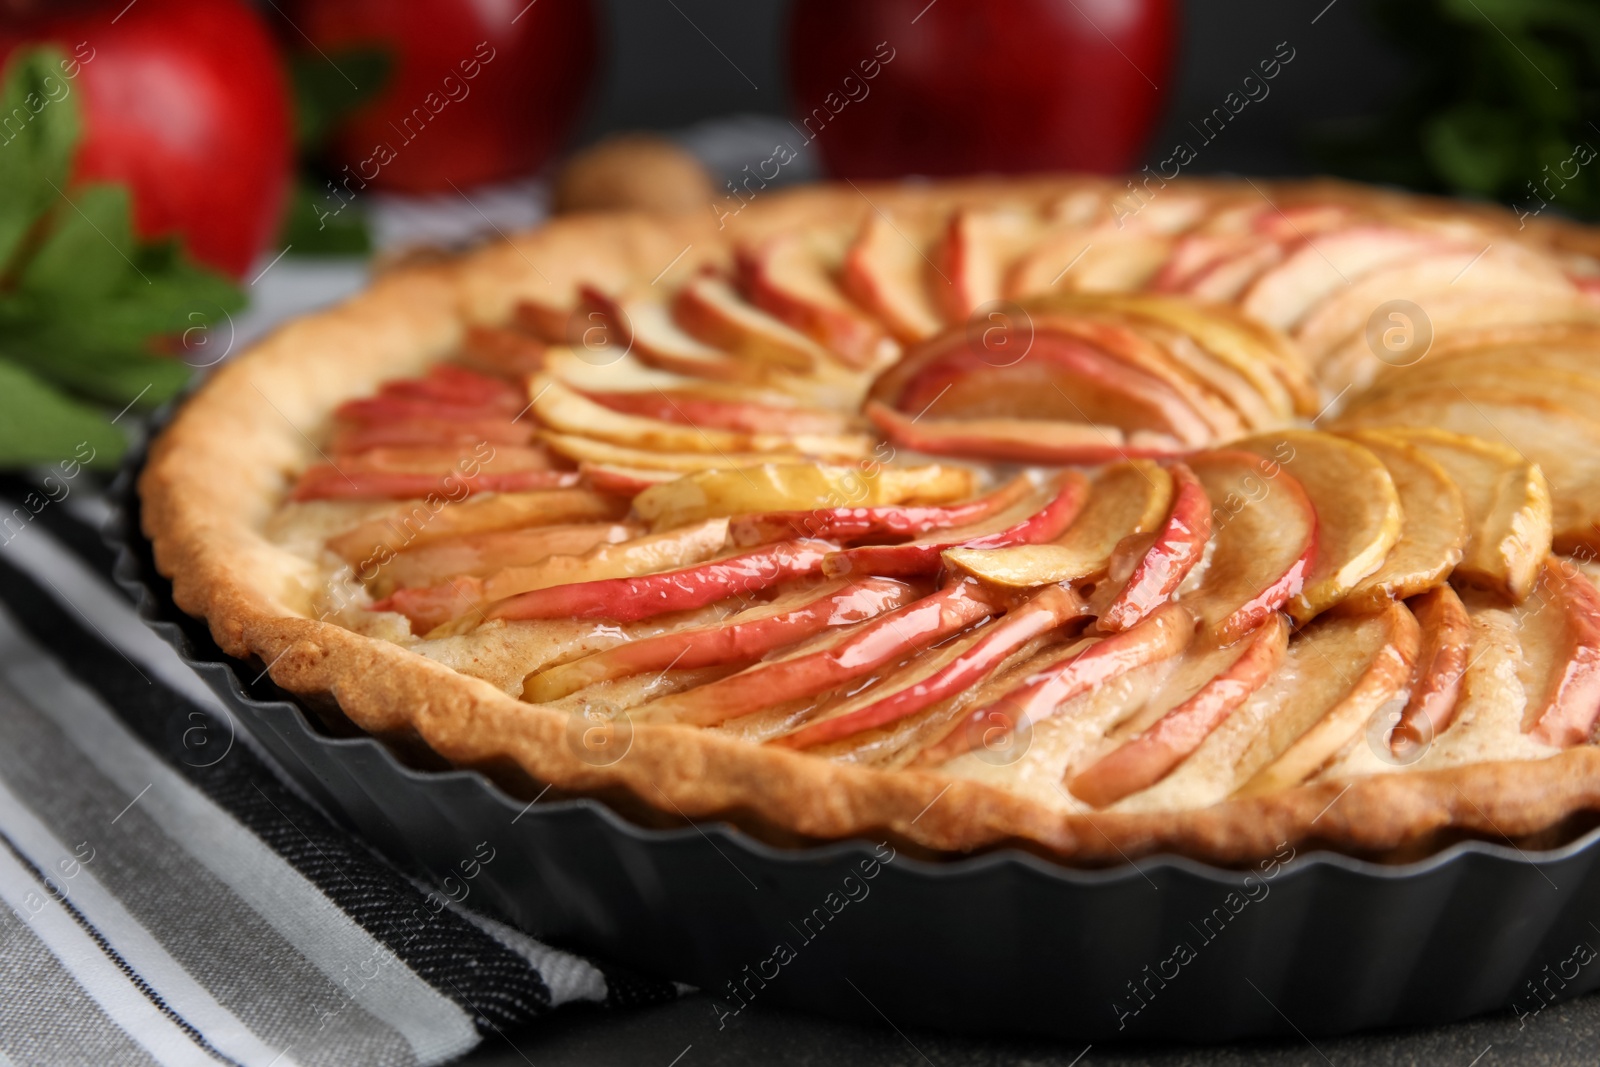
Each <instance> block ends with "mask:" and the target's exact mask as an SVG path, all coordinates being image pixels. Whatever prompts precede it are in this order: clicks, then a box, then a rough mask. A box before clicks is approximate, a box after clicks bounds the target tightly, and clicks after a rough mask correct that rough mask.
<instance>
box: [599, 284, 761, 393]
mask: <svg viewBox="0 0 1600 1067" xmlns="http://www.w3.org/2000/svg"><path fill="white" fill-rule="evenodd" d="M584 300H585V302H586V303H587V304H589V305H591V306H592V307H594V308H595V309H596V310H597V311H599V312H600V313H601V314H602V315H604V316H605V317H606V321H607V322H608V323H610V324H611V326H612V328H613V329H615V330H616V331H617V336H618V338H619V340H620V343H621V344H622V346H623V347H625V348H626V349H627V350H628V351H629V352H632V353H633V354H634V355H635V356H637V357H638V359H639V361H640V362H641V363H644V364H645V365H646V366H650V367H655V368H658V369H660V370H664V371H671V372H672V373H674V374H683V375H687V376H689V377H691V378H706V379H710V380H712V381H718V382H752V381H757V380H759V379H760V378H761V370H762V368H761V365H760V364H756V363H752V362H750V361H748V360H744V359H740V358H738V357H737V356H734V355H730V354H729V353H728V352H725V351H723V350H722V349H721V348H717V347H715V346H713V345H708V344H704V343H702V342H701V341H699V340H698V339H696V338H695V337H694V336H693V335H691V334H689V333H687V332H686V331H684V330H683V329H682V328H681V327H680V326H679V325H678V324H677V322H676V321H674V319H673V317H672V312H671V311H670V310H669V309H668V308H667V305H666V304H665V303H664V302H663V301H661V300H657V299H652V298H651V297H649V296H642V295H634V296H617V297H613V296H609V295H607V294H606V293H604V292H602V291H600V290H599V289H596V288H593V287H588V288H585V289H584Z"/></svg>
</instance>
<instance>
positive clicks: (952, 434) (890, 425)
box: [866, 400, 1186, 467]
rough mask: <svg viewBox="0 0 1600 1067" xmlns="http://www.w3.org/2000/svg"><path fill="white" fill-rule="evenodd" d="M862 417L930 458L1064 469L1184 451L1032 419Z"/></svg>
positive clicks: (1111, 430) (1162, 442)
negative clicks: (986, 461)
mask: <svg viewBox="0 0 1600 1067" xmlns="http://www.w3.org/2000/svg"><path fill="white" fill-rule="evenodd" d="M866 416H867V418H868V419H870V420H871V421H872V424H873V425H874V426H876V427H877V428H878V430H879V432H880V433H882V434H883V435H884V436H885V437H887V438H888V439H889V440H890V441H891V442H892V443H894V444H895V445H898V446H899V447H901V448H908V449H910V450H912V451H913V452H922V453H925V454H927V455H930V456H959V457H961V458H963V459H981V460H991V461H994V462H998V463H1027V464H1037V465H1039V466H1050V467H1065V466H1076V465H1079V464H1096V463H1111V462H1113V461H1115V460H1118V459H1149V458H1152V457H1161V456H1175V455H1181V454H1182V453H1183V452H1185V451H1186V449H1185V448H1184V446H1183V445H1182V444H1180V443H1179V442H1178V441H1177V440H1176V439H1175V438H1172V437H1168V436H1166V435H1164V434H1151V433H1144V432H1142V431H1140V432H1136V433H1132V434H1124V433H1123V432H1122V431H1121V430H1119V429H1118V428H1117V427H1115V426H1097V425H1093V424H1090V423H1076V422H1053V421H1051V422H1046V421H1041V420H1033V419H918V418H914V417H912V416H910V415H904V414H902V413H900V412H898V411H896V410H895V409H894V408H891V407H889V406H888V405H887V404H880V403H879V402H878V401H876V400H869V401H867V406H866Z"/></svg>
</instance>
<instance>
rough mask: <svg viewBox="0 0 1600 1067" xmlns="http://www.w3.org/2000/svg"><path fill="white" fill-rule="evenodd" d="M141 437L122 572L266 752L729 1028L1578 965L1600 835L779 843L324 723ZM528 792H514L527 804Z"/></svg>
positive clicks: (1000, 1021) (1107, 1028) (329, 799)
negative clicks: (518, 784)
mask: <svg viewBox="0 0 1600 1067" xmlns="http://www.w3.org/2000/svg"><path fill="white" fill-rule="evenodd" d="M140 461H141V457H135V458H134V459H132V460H130V462H129V464H128V466H127V467H126V468H125V469H124V470H123V472H122V474H121V476H120V477H119V479H118V481H117V483H116V485H115V486H114V487H113V490H112V496H113V499H114V503H115V504H116V506H117V507H116V513H115V514H114V515H113V517H112V519H111V521H110V523H109V525H108V527H107V531H106V536H107V540H108V542H109V543H110V544H111V545H112V546H113V548H115V549H116V550H117V552H118V560H117V568H116V577H117V580H118V582H119V583H120V584H121V585H122V586H123V588H124V589H126V590H127V591H128V592H129V593H130V594H131V595H132V596H134V597H135V599H136V601H137V603H138V607H139V611H140V613H141V614H142V616H143V617H144V618H145V620H146V621H147V622H148V623H149V624H150V626H151V627H152V628H153V629H154V630H155V631H156V632H157V633H159V634H160V635H161V636H162V637H163V638H165V639H166V640H167V641H168V642H170V643H171V644H172V645H173V647H174V648H176V649H177V651H178V653H179V655H180V656H182V657H183V659H184V660H185V661H186V662H188V663H189V664H190V665H192V666H193V667H194V668H195V669H196V670H197V671H198V672H199V673H200V675H201V676H202V677H203V678H204V679H205V680H206V682H207V683H208V684H209V685H210V686H211V687H212V689H214V690H215V691H216V692H217V694H218V695H219V696H220V698H221V699H222V701H223V703H224V704H225V705H226V706H227V708H228V709H229V710H230V711H231V713H232V714H233V716H235V718H236V720H237V722H238V723H239V724H240V725H241V726H243V727H244V728H245V729H246V730H247V731H248V732H249V733H250V735H251V736H252V737H253V738H254V739H255V740H256V741H258V742H259V744H260V746H261V747H262V748H263V749H265V750H266V751H267V752H268V753H270V755H271V756H272V757H273V758H274V759H275V760H276V761H277V763H278V764H279V766H280V767H281V769H282V771H283V772H284V773H286V774H287V775H288V776H289V777H290V778H291V779H292V780H293V781H294V782H296V783H297V784H298V785H299V786H300V787H301V788H302V789H303V790H304V791H305V792H306V793H308V794H310V795H311V796H312V797H313V798H314V799H315V800H316V801H318V802H319V803H320V804H321V805H323V807H324V808H326V809H327V811H328V812H329V813H331V814H332V815H333V816H334V817H335V818H336V819H338V820H340V821H341V822H343V823H344V824H345V825H347V826H349V827H350V828H352V829H353V830H355V831H356V832H358V833H360V834H361V835H363V836H364V837H365V838H366V839H367V840H368V841H370V842H371V843H372V845H373V846H374V847H376V848H378V849H379V850H380V851H382V852H383V853H385V854H386V855H388V856H389V857H391V858H392V859H393V860H395V861H396V862H398V863H400V864H402V865H405V866H408V867H412V868H417V869H425V870H440V869H447V868H449V867H450V866H451V864H452V863H453V862H454V861H455V859H456V858H457V857H459V855H460V848H461V842H462V841H471V842H479V841H484V840H487V841H488V842H489V843H490V844H491V845H492V846H493V847H494V849H495V850H496V854H497V855H498V856H499V857H503V858H502V859H499V860H497V862H495V863H494V864H493V865H491V866H486V867H484V868H483V869H482V872H481V874H480V876H479V877H478V878H477V879H476V880H475V881H474V884H473V898H474V899H473V903H474V904H479V905H482V906H484V907H487V908H489V909H491V910H494V911H496V912H499V913H500V914H501V915H502V916H503V917H505V918H507V919H509V920H511V921H513V922H514V923H516V924H517V925H518V926H520V927H522V928H523V929H525V930H527V931H529V932H530V933H533V934H535V935H536V936H538V937H541V938H543V939H545V940H547V941H550V942H553V943H556V944H560V945H563V946H567V947H572V948H574V949H577V950H580V951H589V952H595V953H601V954H603V955H605V956H608V957H610V958H613V959H617V960H621V961H624V962H627V963H629V964H632V965H634V966H636V967H639V968H641V969H643V970H646V971H650V972H653V973H655V974H659V975H662V976H666V977H671V978H674V979H678V980H681V981H684V982H689V983H692V984H694V985H697V986H699V987H701V988H703V989H705V990H706V991H707V992H708V993H710V994H711V996H712V997H714V998H716V1001H715V1002H714V1010H715V1011H717V1012H718V1014H719V1017H720V1019H721V1021H722V1022H723V1023H724V1024H736V1023H737V1017H738V1014H739V1012H740V1011H741V1010H742V1008H743V1006H745V1005H748V1004H751V1003H765V1004H774V1005H786V1006H790V1007H797V1008H802V1009H808V1010H813V1011H817V1012H821V1013H825V1014H828V1015H834V1016H839V1017H845V1018H853V1019H860V1020H866V1021H877V1020H880V1019H884V1018H886V1019H889V1020H891V1021H892V1022H893V1023H894V1024H896V1025H900V1026H925V1027H935V1028H942V1029H945V1030H952V1031H958V1032H966V1033H991V1034H1023V1033H1032V1034H1046V1035H1057V1036H1062V1037H1073V1038H1079V1039H1083V1040H1092V1041H1102V1040H1107V1039H1114V1038H1140V1039H1152V1038H1158V1039H1180V1040H1194V1041H1216V1040H1225V1039H1232V1038H1239V1037H1246V1036H1265V1035H1278V1034H1290V1033H1293V1032H1295V1031H1297V1030H1298V1031H1299V1032H1301V1033H1303V1034H1309V1035H1318V1034H1332V1033H1340V1032H1346V1031H1350V1030H1356V1029H1363V1028H1368V1027H1378V1026H1390V1025H1401V1024H1426V1023H1440V1022H1446V1021H1450V1020H1454V1019H1459V1018H1462V1017H1464V1016H1468V1015H1473V1014H1476V1013H1480V1012H1486V1011H1492V1010H1496V1009H1501V1008H1512V1009H1514V1010H1516V1011H1517V1012H1519V1013H1535V1012H1537V1011H1540V1010H1542V1009H1543V1007H1545V1006H1546V1005H1547V1004H1549V1003H1551V1002H1552V1001H1554V1000H1557V999H1566V998H1570V997H1573V996H1577V995H1579V994H1582V993H1586V992H1589V991H1590V990H1593V989H1595V988H1597V987H1600V967H1596V966H1590V964H1591V963H1592V961H1594V960H1595V959H1596V952H1595V949H1594V948H1591V947H1590V946H1600V926H1596V925H1594V924H1593V923H1592V922H1591V920H1595V921H1596V922H1600V866H1597V864H1596V860H1597V858H1600V830H1594V831H1591V832H1589V833H1587V834H1585V835H1584V836H1583V837H1581V838H1580V839H1578V840H1576V841H1573V842H1571V843H1570V844H1568V845H1566V846H1564V847H1562V848H1559V849H1554V850H1549V851H1540V852H1525V851H1522V850H1519V849H1516V848H1514V847H1508V846H1503V845H1497V844H1489V843H1483V842H1464V843H1460V844H1456V845H1453V846H1451V847H1449V848H1446V849H1444V850H1443V851H1441V852H1439V853H1437V854H1436V855H1433V856H1430V857H1428V858H1427V859H1425V860H1422V861H1419V862H1415V863H1409V864H1405V865H1400V866H1384V865H1380V864H1376V863H1371V862H1367V861H1363V860H1358V859H1353V858H1351V857H1348V856H1343V855H1339V854H1335V853H1327V852H1317V853H1307V854H1302V855H1294V854H1293V850H1292V849H1289V848H1287V847H1286V848H1285V849H1283V850H1280V853H1279V855H1278V856H1277V857H1275V858H1274V859H1271V860H1268V861H1265V862H1263V863H1262V864H1260V865H1259V866H1258V867H1257V868H1255V869H1253V870H1250V871H1236V870H1225V869H1221V868H1217V867H1212V866H1208V865H1206V864H1202V863H1197V862H1194V861H1191V860H1187V859H1184V858H1180V857H1156V858H1153V859H1148V860H1142V861H1140V862H1138V863H1136V864H1135V863H1130V864H1127V865H1124V866H1122V867H1118V868H1114V869H1109V870H1096V871H1084V870H1073V869H1069V868H1065V867H1061V866H1059V865H1056V864H1053V863H1050V862H1048V861H1046V860H1043V859H1040V858H1038V857H1036V856H1033V855H1029V854H1025V853H1022V852H1019V851H1013V850H1007V851H997V852H990V853H986V854H982V855H977V856H973V857H970V858H965V859H958V860H952V861H948V862H927V861H924V860H919V859H915V858H912V857H909V856H905V855H898V854H895V853H894V851H893V849H892V848H890V847H889V846H887V845H881V844H878V843H875V842H871V841H847V842H839V843H836V844H829V845H823V846H816V847H807V848H796V849H785V848H777V847H773V846H771V845H768V844H765V843H763V842H760V841H757V840H755V839H753V838H752V837H750V836H748V835H747V834H745V833H743V832H741V831H740V830H738V829H736V828H734V827H732V826H728V825H723V824H698V825H689V826H685V827H680V828H675V829H653V828H644V827H641V826H638V825H635V824H633V823H631V822H629V821H627V820H625V819H623V818H622V817H621V816H619V815H617V814H616V813H615V812H613V811H612V810H611V809H609V808H608V807H606V806H605V805H603V804H601V803H599V802H598V801H594V800H586V799H568V800H559V801H557V800H540V799H538V798H537V797H536V796H530V797H523V798H517V797H513V796H511V795H509V794H507V793H506V792H505V791H503V790H502V789H501V788H500V787H498V786H497V785H495V784H494V783H492V782H491V781H490V780H489V779H488V778H486V777H484V776H483V775H481V774H479V773H477V772H473V771H465V770H424V769H417V768H416V767H414V766H409V765H407V764H406V763H405V762H402V760H401V759H400V758H398V757H397V755H396V754H395V753H393V752H391V751H390V750H389V748H387V747H386V746H385V745H383V744H381V743H380V742H378V741H377V740H375V739H373V738H370V737H366V736H356V737H350V736H335V735H333V734H332V733H330V732H329V731H327V730H326V729H325V728H323V727H322V726H321V725H320V720H319V719H317V718H316V717H315V716H313V715H310V714H308V713H307V711H306V710H305V709H304V708H302V707H301V706H300V705H299V704H298V703H297V702H296V701H295V700H294V699H293V698H292V697H290V696H289V695H288V694H286V693H284V692H283V691H282V690H279V689H277V688H276V687H275V686H273V685H272V683H271V681H270V680H269V679H267V678H266V677H265V674H264V671H263V670H262V668H261V665H259V664H246V663H243V662H240V661H238V660H233V659H230V658H229V657H227V656H226V655H224V654H223V653H222V652H221V650H220V649H218V648H217V646H216V645H215V644H214V643H213V642H212V640H211V638H210V635H209V633H208V632H207V630H206V627H205V625H204V624H203V623H201V622H199V621H197V620H194V619H192V618H189V617H188V616H186V615H184V614H183V613H182V612H181V611H179V610H178V608H177V607H176V605H174V603H173V602H172V598H171V587H170V583H169V582H168V581H167V580H166V579H164V578H162V577H161V575H160V574H159V573H157V572H156V570H155V567H154V562H153V560H152V558H151V554H150V546H149V543H148V542H147V541H146V540H145V539H144V537H143V536H142V534H141V533H140V530H139V520H138V515H139V502H138V499H137V496H136V494H135V493H134V491H133V480H134V473H135V471H136V470H137V467H138V464H139V462H140ZM530 801H531V802H530Z"/></svg>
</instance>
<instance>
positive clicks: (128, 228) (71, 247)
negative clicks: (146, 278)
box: [18, 185, 138, 303]
mask: <svg viewBox="0 0 1600 1067" xmlns="http://www.w3.org/2000/svg"><path fill="white" fill-rule="evenodd" d="M131 207H132V205H131V203H130V202H129V199H128V191H127V190H126V189H124V188H123V187H122V186H120V185H83V186H78V187H76V188H75V189H74V190H73V191H72V193H71V194H67V195H66V197H65V202H64V203H62V204H61V205H60V206H59V207H57V208H56V209H55V210H54V211H52V213H51V218H52V221H53V222H54V226H53V227H52V228H51V230H50V232H49V233H48V235H47V236H46V237H45V238H44V239H43V240H42V241H41V243H40V245H39V248H38V251H36V252H35V253H34V254H33V257H32V258H31V259H30V260H29V261H28V263H27V265H26V266H25V267H24V268H23V269H22V272H21V277H20V280H19V282H18V285H19V288H21V289H23V290H24V291H27V292H30V293H37V294H50V295H55V296H59V297H62V298H69V297H70V298H71V299H72V300H73V301H74V302H78V303H91V302H93V301H95V300H97V299H100V298H101V297H104V296H106V295H107V294H108V293H111V292H112V291H113V290H115V289H116V288H117V287H118V286H119V285H121V284H122V283H124V282H125V281H126V280H127V279H128V278H129V276H130V275H133V273H134V266H133V259H132V258H131V253H132V252H133V250H134V244H133V219H132V212H131ZM134 280H135V281H137V280H138V279H137V278H135V279H134Z"/></svg>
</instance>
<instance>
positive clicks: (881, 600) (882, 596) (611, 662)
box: [522, 578, 912, 704]
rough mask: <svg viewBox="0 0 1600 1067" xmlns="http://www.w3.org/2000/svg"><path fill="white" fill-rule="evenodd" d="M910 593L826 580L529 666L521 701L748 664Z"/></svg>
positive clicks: (892, 585)
mask: <svg viewBox="0 0 1600 1067" xmlns="http://www.w3.org/2000/svg"><path fill="white" fill-rule="evenodd" d="M911 597H912V589H911V587H910V586H908V585H906V584H905V583H903V582H896V581H892V580H890V579H887V578H872V579H868V580H866V581H861V582H830V583H828V584H826V585H823V586H821V587H820V588H817V589H808V590H806V591H804V592H802V593H798V594H795V595H792V596H788V597H784V598H782V599H780V600H778V601H776V602H774V603H771V604H764V605H762V606H760V607H758V608H752V609H750V610H748V611H744V612H740V613H739V614H738V615H735V616H733V617H732V618H729V619H726V620H723V621H720V622H714V623H711V624H709V625H706V626H696V627H691V628H690V629H687V630H674V631H670V632H668V633H664V634H658V635H656V636H654V637H647V638H642V639H640V640H637V641H630V642H628V643H627V644H622V645H617V646H616V647H614V648H609V649H606V650H605V651H603V652H597V653H595V654H594V655H592V656H584V657H583V658H582V659H576V660H570V661H568V662H566V663H563V664H560V665H559V666H556V667H551V668H549V669H547V670H543V671H536V672H534V673H533V674H530V675H528V677H527V679H526V680H525V682H524V684H523V688H522V699H523V700H526V701H530V702H532V703H535V704H540V703H546V702H548V701H551V700H558V699H560V698H561V697H564V696H566V695H568V694H569V693H576V692H577V691H578V690H580V689H583V688H585V687H586V686H591V685H594V684H596V683H598V682H605V681H610V680H611V679H613V678H622V677H626V676H628V675H631V674H640V673H642V672H644V671H667V670H694V669H696V668H699V667H715V666H724V665H730V664H743V663H748V662H750V661H751V660H756V659H760V658H761V657H762V656H765V655H766V654H767V653H769V652H772V651H774V650H775V649H779V648H783V647H785V646H787V645H792V644H795V643H797V642H799V641H803V640H805V639H806V638H808V637H811V636H813V635H815V634H818V633H821V632H823V631H824V630H827V629H828V628H829V627H834V626H849V625H852V624H854V623H858V622H864V621H865V620H867V619H870V618H873V617H875V616H878V615H882V614H883V613H884V612H886V611H892V610H893V609H895V608H898V607H900V606H901V605H903V604H905V603H906V602H907V601H908V600H910V599H911Z"/></svg>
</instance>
